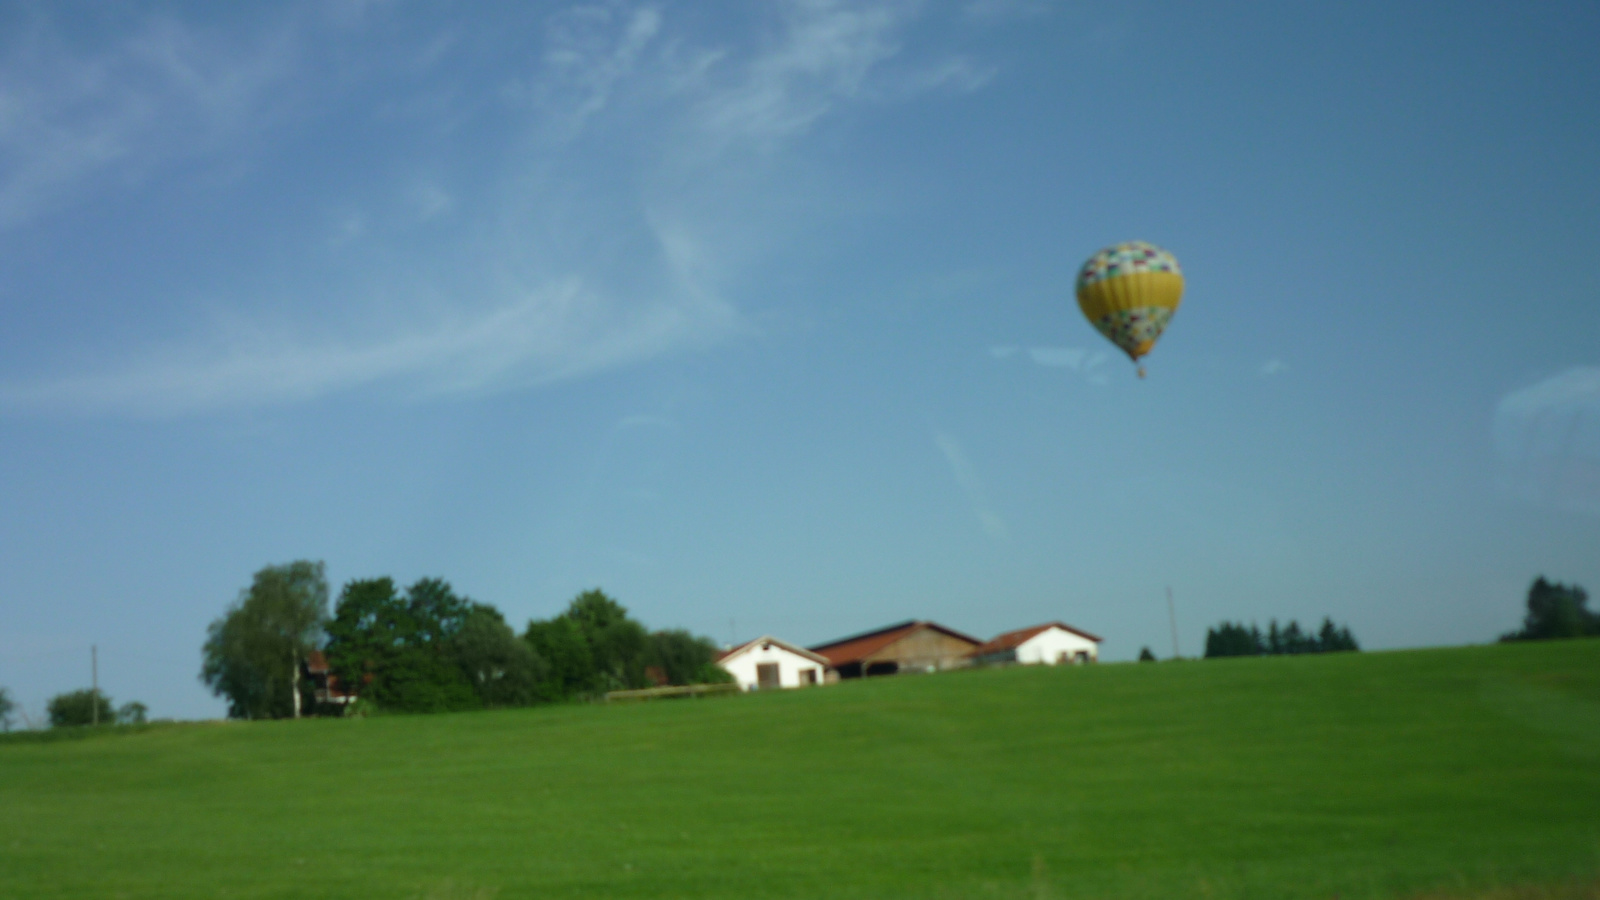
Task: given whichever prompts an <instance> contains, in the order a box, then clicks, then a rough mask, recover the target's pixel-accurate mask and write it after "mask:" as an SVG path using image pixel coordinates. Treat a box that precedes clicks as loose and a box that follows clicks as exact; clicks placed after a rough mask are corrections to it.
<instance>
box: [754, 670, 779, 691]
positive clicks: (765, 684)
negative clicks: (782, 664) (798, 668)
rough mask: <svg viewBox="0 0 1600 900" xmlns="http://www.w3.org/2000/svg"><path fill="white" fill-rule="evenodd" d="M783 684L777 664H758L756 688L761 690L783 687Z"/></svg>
mask: <svg viewBox="0 0 1600 900" xmlns="http://www.w3.org/2000/svg"><path fill="white" fill-rule="evenodd" d="M782 685H783V682H782V681H780V680H779V678H778V664H777V663H756V687H757V688H759V689H761V690H763V691H764V690H767V689H768V688H775V687H781V686H782Z"/></svg>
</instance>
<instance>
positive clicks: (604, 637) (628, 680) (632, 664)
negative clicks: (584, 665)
mask: <svg viewBox="0 0 1600 900" xmlns="http://www.w3.org/2000/svg"><path fill="white" fill-rule="evenodd" d="M564 615H565V617H566V618H568V619H571V620H572V621H574V622H576V623H577V624H578V628H579V629H581V630H582V631H583V636H584V638H585V639H586V640H587V642H588V644H589V653H590V655H591V657H592V661H593V666H594V674H595V680H596V682H597V683H596V684H595V687H596V688H598V689H600V690H607V691H609V690H616V689H618V688H637V687H644V685H645V684H646V679H645V674H644V668H645V649H646V646H647V644H648V641H649V632H647V631H646V630H645V627H644V626H643V625H641V624H639V623H638V622H636V621H634V620H633V619H631V618H629V617H628V608H627V607H625V606H623V605H622V604H620V603H618V602H617V601H615V600H613V599H611V598H610V597H608V596H606V594H605V592H604V591H601V590H599V589H598V588H596V589H595V590H590V591H584V592H583V593H581V594H579V595H578V596H577V597H575V598H573V600H572V603H571V604H570V605H569V606H568V607H567V611H566V613H564Z"/></svg>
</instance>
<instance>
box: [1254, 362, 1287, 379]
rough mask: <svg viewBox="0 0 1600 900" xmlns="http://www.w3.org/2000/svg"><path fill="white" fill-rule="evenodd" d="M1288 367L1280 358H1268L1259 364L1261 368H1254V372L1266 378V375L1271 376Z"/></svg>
mask: <svg viewBox="0 0 1600 900" xmlns="http://www.w3.org/2000/svg"><path fill="white" fill-rule="evenodd" d="M1288 369H1289V366H1288V365H1287V364H1285V363H1284V361H1283V360H1281V359H1269V360H1267V361H1266V362H1264V363H1262V364H1261V368H1259V369H1257V370H1256V374H1258V375H1260V376H1261V377H1263V378H1267V377H1270V376H1273V375H1277V374H1279V373H1280V372H1285V371H1288Z"/></svg>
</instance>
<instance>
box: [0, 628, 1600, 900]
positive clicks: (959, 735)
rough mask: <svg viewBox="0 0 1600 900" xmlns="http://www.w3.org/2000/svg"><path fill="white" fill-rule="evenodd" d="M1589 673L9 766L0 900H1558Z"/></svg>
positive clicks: (238, 742) (1011, 672)
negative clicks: (1466, 899)
mask: <svg viewBox="0 0 1600 900" xmlns="http://www.w3.org/2000/svg"><path fill="white" fill-rule="evenodd" d="M1597 874H1600V640H1590V641H1572V642H1556V643H1547V644H1538V645H1532V644H1524V645H1514V646H1493V647H1470V648H1458V649H1446V650H1426V651H1414V652H1403V653H1363V654H1342V655H1333V656H1322V657H1276V658H1258V659H1239V660H1212V661H1193V662H1181V663H1162V664H1157V665H1135V664H1127V665H1102V666H1098V667H1086V668H1058V669H1047V668H1031V669H1020V668H1015V669H1006V670H984V671H968V672H956V673H948V674H942V675H933V676H920V677H916V676H905V677H899V678H885V679H878V680H873V681H869V682H865V683H862V682H854V683H847V684H843V685H838V686H832V687H827V688H818V689H811V690H807V691H793V692H784V693H769V694H763V695H748V696H739V697H728V698H718V699H705V700H692V701H688V700H686V701H669V702H657V703H648V704H633V705H612V706H569V707H559V708H542V709H530V710H516V711H507V712H495V713H477V714H462V715H442V716H417V717H403V716H396V717H387V718H383V717H380V718H373V719H365V720H320V721H302V722H266V723H228V724H193V725H175V726H167V727H156V728H150V729H148V730H144V731H140V732H125V733H108V734H103V735H95V736H92V737H88V738H86V739H83V740H58V741H50V742H44V741H40V740H37V739H30V738H28V736H16V737H13V738H10V739H7V740H4V741H3V742H0V897H6V898H12V897H15V898H33V897H151V898H155V897H160V898H173V897H294V898H301V900H308V898H317V897H397V898H404V897H415V898H440V900H448V898H512V897H540V898H544V897H685V898H687V897H696V898H700V897H738V898H753V897H805V898H898V897H928V898H958V897H959V898H982V897H1015V898H1039V897H1149V898H1157V897H1159V898H1174V897H1202V898H1203V897H1219V898H1221V897H1263V898H1264V897H1285V898H1292V897H1318V898H1329V897H1334V896H1338V897H1341V898H1364V897H1412V896H1429V897H1457V896H1479V895H1481V896H1486V897H1488V896H1493V897H1506V898H1511V897H1518V898H1521V897H1546V896H1549V897H1555V896H1562V897H1566V896H1572V897H1577V896H1584V897H1592V896H1596V893H1595V888H1594V886H1595V885H1596V883H1597V882H1596V876H1597Z"/></svg>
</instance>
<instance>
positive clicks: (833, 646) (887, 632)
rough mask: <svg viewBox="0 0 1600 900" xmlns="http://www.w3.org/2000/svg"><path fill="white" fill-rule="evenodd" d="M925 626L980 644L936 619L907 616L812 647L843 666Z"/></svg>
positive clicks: (830, 660)
mask: <svg viewBox="0 0 1600 900" xmlns="http://www.w3.org/2000/svg"><path fill="white" fill-rule="evenodd" d="M924 628H931V629H933V630H934V631H939V632H943V633H944V634H948V635H950V636H951V637H953V638H956V639H958V640H962V641H966V642H967V643H969V644H971V645H973V646H974V647H976V646H977V645H978V644H980V643H982V642H981V641H979V640H978V639H977V638H975V637H972V636H971V635H967V634H962V633H961V632H959V631H956V630H955V629H954V628H946V627H944V626H943V625H940V624H939V623H937V622H925V621H923V620H921V619H908V620H906V621H904V622H901V623H899V624H898V625H890V626H888V627H886V628H879V629H877V630H875V631H868V632H865V633H863V634H857V635H852V636H850V637H847V638H840V639H838V640H837V641H831V642H829V643H826V644H818V645H816V646H815V647H812V648H811V649H812V650H813V651H814V652H816V653H820V654H822V655H823V656H826V657H827V658H828V662H829V663H831V664H832V665H834V666H843V665H847V664H849V663H853V662H859V661H860V660H863V659H865V658H867V657H869V656H871V655H872V654H874V653H877V652H878V651H879V650H882V649H883V648H885V647H887V646H889V645H890V644H892V643H894V642H895V641H898V640H900V639H901V638H903V637H905V636H906V635H909V634H911V633H912V632H915V631H921V630H922V629H924Z"/></svg>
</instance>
